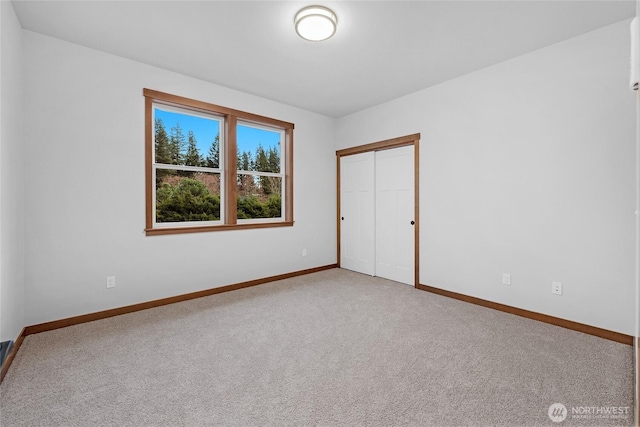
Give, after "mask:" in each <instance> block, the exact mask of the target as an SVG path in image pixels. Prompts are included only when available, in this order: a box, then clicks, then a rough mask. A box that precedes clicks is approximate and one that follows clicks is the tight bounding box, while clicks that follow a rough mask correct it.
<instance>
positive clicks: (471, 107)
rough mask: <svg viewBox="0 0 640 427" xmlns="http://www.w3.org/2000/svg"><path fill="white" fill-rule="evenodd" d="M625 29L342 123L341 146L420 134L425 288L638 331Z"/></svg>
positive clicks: (563, 46) (505, 65)
mask: <svg viewBox="0 0 640 427" xmlns="http://www.w3.org/2000/svg"><path fill="white" fill-rule="evenodd" d="M629 23H630V21H628V20H627V21H624V22H620V23H616V24H613V25H610V26H607V27H604V28H602V29H599V30H596V31H593V32H590V33H587V34H584V35H581V36H579V37H576V38H573V39H570V40H568V41H565V42H562V43H559V44H556V45H553V46H550V47H547V48H544V49H541V50H538V51H535V52H532V53H530V54H527V55H524V56H521V57H518V58H515V59H513V60H510V61H507V62H503V63H501V64H498V65H495V66H492V67H489V68H486V69H483V70H480V71H478V72H475V73H472V74H469V75H466V76H463V77H460V78H457V79H455V80H451V81H449V82H446V83H443V84H441V85H438V86H435V87H432V88H430V89H426V90H423V91H420V92H417V93H414V94H411V95H409V96H406V97H403V98H400V99H397V100H394V101H391V102H388V103H385V104H383V105H379V106H376V107H373V108H371V109H368V110H365V111H362V112H359V113H355V114H352V115H350V116H347V117H344V118H342V119H340V120H338V123H337V134H336V137H337V148H338V149H342V148H347V147H349V146H355V145H360V144H365V143H370V142H375V141H378V140H383V139H388V138H394V137H398V136H402V135H406V134H411V133H415V132H420V133H421V134H422V140H421V151H420V174H421V175H420V204H421V205H420V221H421V226H420V268H421V270H420V282H421V283H422V284H427V285H431V286H435V287H438V288H442V289H447V290H450V291H454V292H459V293H462V294H466V295H472V296H475V297H479V298H483V299H487V300H491V301H496V302H499V303H503V304H508V305H511V306H515V307H521V308H524V309H528V310H532V311H536V312H540V313H545V314H549V315H552V316H557V317H561V318H565V319H569V320H573V321H577V322H582V323H586V324H589V325H594V326H597V327H601V328H605V329H609V330H614V331H618V332H622V333H626V334H629V335H633V333H634V323H635V321H634V313H635V307H634V300H635V295H634V292H635V290H634V257H635V255H634V253H635V251H634V194H635V193H634V191H635V190H634V185H635V155H634V149H635V143H634V141H635V100H634V97H633V95H632V94H631V93H630V91H629V89H628V66H629ZM502 273H511V275H512V276H511V280H512V285H511V286H510V287H509V286H504V285H502V284H501V279H502V277H501V275H502ZM552 281H560V282H562V283H563V284H564V295H563V296H556V295H552V294H551V282H552Z"/></svg>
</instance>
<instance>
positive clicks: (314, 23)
mask: <svg viewBox="0 0 640 427" xmlns="http://www.w3.org/2000/svg"><path fill="white" fill-rule="evenodd" d="M294 22H295V25H296V33H298V35H299V36H300V37H302V38H303V39H305V40H310V41H312V42H319V41H322V40H326V39H328V38H329V37H331V36H333V35H334V34H335V33H336V28H337V26H338V18H337V17H336V14H335V13H334V12H333V11H332V10H331V9H329V8H326V7H324V6H308V7H305V8H304V9H301V10H300V11H299V12H298V13H296V19H295V21H294Z"/></svg>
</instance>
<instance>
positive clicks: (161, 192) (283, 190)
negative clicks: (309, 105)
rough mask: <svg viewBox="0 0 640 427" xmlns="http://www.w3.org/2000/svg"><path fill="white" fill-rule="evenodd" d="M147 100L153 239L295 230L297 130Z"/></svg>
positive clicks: (157, 95) (159, 96)
mask: <svg viewBox="0 0 640 427" xmlns="http://www.w3.org/2000/svg"><path fill="white" fill-rule="evenodd" d="M144 96H145V100H146V101H145V110H146V138H145V144H146V150H145V151H146V168H145V170H146V229H145V230H146V233H147V235H155V234H175V233H190V232H198V231H214V230H228V229H234V228H258V227H277V226H291V225H293V179H292V169H293V152H292V150H293V127H294V125H293V124H291V123H287V122H283V121H280V120H275V119H271V118H268V117H262V116H258V115H255V114H251V113H245V112H242V111H237V110H233V109H229V108H225V107H220V106H217V105H213V104H208V103H205V102H201V101H195V100H191V99H187V98H182V97H178V96H175V95H169V94H165V93H162V92H157V91H152V90H149V89H144Z"/></svg>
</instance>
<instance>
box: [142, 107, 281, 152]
mask: <svg viewBox="0 0 640 427" xmlns="http://www.w3.org/2000/svg"><path fill="white" fill-rule="evenodd" d="M154 114H155V118H156V119H162V122H163V124H164V128H165V130H166V131H167V135H171V129H172V128H173V127H175V126H176V124H177V123H180V127H181V128H182V133H183V135H184V137H185V142H187V141H188V136H189V131H193V134H194V136H195V138H196V141H197V147H198V150H199V151H200V154H201V155H202V156H203V157H206V156H207V154H208V153H209V147H211V142H213V140H214V139H215V137H216V135H218V133H219V132H220V122H218V121H217V120H212V119H207V118H204V117H199V116H192V115H190V114H180V113H175V112H172V111H164V110H161V109H159V108H155V109H154ZM236 141H237V145H238V149H239V150H240V152H241V153H242V152H244V151H248V152H250V153H252V154H253V153H255V151H256V148H257V147H258V144H262V148H264V149H265V150H267V149H269V148H271V147H275V148H276V149H277V150H278V153H280V132H274V131H269V130H265V129H257V128H254V127H250V126H244V125H238V127H237V137H236Z"/></svg>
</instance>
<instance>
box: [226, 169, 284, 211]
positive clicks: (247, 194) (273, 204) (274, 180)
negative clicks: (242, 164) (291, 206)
mask: <svg viewBox="0 0 640 427" xmlns="http://www.w3.org/2000/svg"><path fill="white" fill-rule="evenodd" d="M281 193H282V178H280V177H275V176H257V175H242V174H239V175H238V183H237V214H238V219H252V218H281V217H282V195H281Z"/></svg>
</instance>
